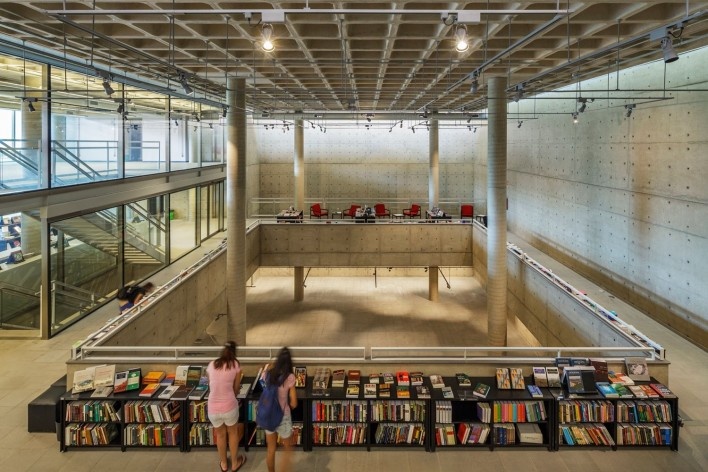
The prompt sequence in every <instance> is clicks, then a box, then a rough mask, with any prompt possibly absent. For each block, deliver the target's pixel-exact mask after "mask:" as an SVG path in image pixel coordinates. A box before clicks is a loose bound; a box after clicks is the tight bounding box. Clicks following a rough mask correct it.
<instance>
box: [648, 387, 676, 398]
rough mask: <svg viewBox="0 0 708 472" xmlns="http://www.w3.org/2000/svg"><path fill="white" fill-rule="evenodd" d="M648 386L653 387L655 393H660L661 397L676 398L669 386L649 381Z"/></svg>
mask: <svg viewBox="0 0 708 472" xmlns="http://www.w3.org/2000/svg"><path fill="white" fill-rule="evenodd" d="M649 386H650V387H651V388H652V389H654V391H655V392H656V393H658V394H659V395H661V397H662V398H676V395H675V394H674V392H672V391H671V390H669V387H667V386H666V385H664V384H662V383H651V384H649Z"/></svg>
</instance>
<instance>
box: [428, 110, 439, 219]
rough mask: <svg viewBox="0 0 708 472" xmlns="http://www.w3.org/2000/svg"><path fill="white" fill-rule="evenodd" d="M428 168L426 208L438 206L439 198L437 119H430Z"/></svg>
mask: <svg viewBox="0 0 708 472" xmlns="http://www.w3.org/2000/svg"><path fill="white" fill-rule="evenodd" d="M428 141H429V143H430V156H429V157H430V169H429V171H428V209H429V210H430V209H432V208H433V207H437V206H438V201H439V200H440V149H439V143H438V119H437V118H433V119H432V120H430V132H429V135H428Z"/></svg>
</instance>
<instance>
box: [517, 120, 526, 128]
mask: <svg viewBox="0 0 708 472" xmlns="http://www.w3.org/2000/svg"><path fill="white" fill-rule="evenodd" d="M523 124H524V122H523V120H519V124H517V125H516V127H517V128H521V125H523Z"/></svg>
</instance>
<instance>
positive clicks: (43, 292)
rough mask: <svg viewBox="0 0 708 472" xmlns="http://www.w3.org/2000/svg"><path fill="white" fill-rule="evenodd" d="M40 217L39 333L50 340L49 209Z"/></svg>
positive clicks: (41, 211)
mask: <svg viewBox="0 0 708 472" xmlns="http://www.w3.org/2000/svg"><path fill="white" fill-rule="evenodd" d="M39 217H40V231H39V235H40V239H41V243H40V245H41V250H42V259H41V262H40V264H41V272H40V274H39V278H40V281H41V285H40V289H39V333H40V336H41V337H42V339H49V336H50V334H51V327H52V321H51V318H50V317H51V316H52V314H51V309H50V307H51V304H52V282H51V279H50V267H49V261H50V257H49V254H50V248H49V221H48V220H47V207H46V206H45V207H41V208H40V209H39Z"/></svg>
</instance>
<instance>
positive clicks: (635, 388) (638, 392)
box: [627, 385, 658, 398]
mask: <svg viewBox="0 0 708 472" xmlns="http://www.w3.org/2000/svg"><path fill="white" fill-rule="evenodd" d="M627 388H628V389H629V391H630V392H632V395H634V396H635V397H636V398H649V396H648V395H647V392H645V391H644V389H643V388H642V387H641V386H640V385H627ZM649 390H651V387H649ZM654 393H656V392H654ZM657 396H658V395H657Z"/></svg>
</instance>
